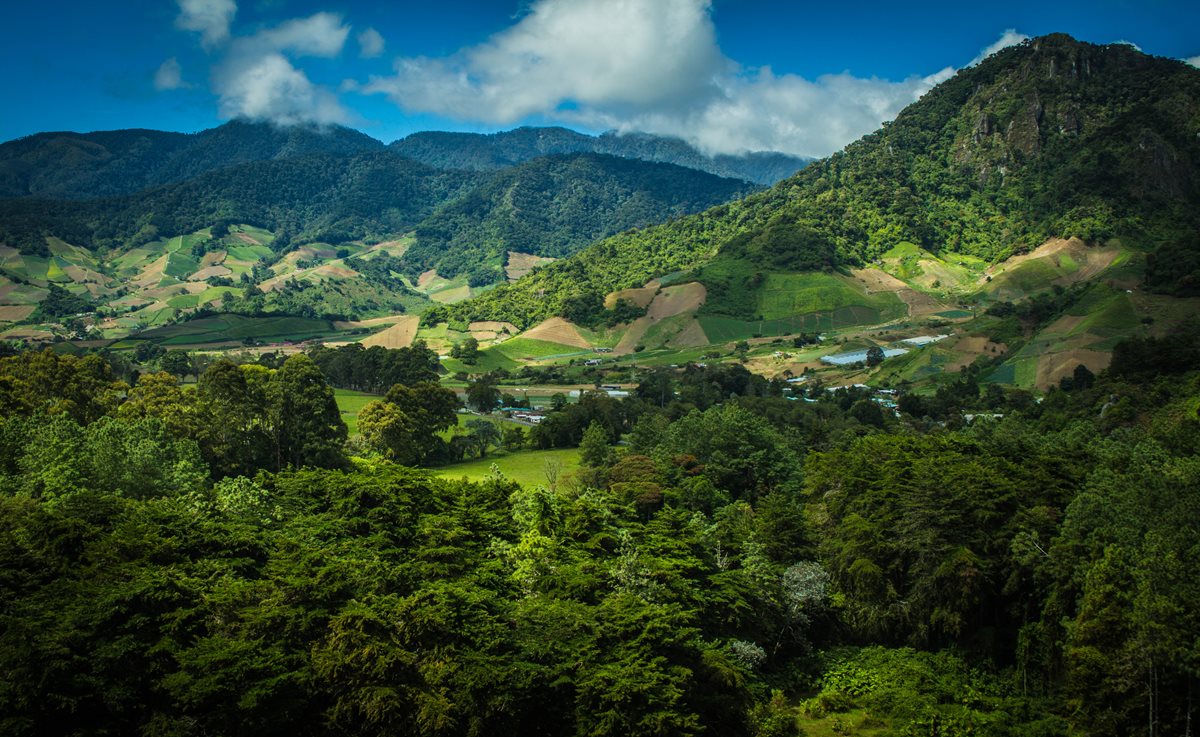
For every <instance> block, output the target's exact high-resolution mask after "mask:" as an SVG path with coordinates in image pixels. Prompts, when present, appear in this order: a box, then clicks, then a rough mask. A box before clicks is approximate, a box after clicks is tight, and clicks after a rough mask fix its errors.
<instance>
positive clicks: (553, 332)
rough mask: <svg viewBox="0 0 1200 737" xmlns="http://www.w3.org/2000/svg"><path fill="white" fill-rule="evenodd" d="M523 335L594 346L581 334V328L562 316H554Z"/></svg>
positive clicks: (576, 344) (567, 343)
mask: <svg viewBox="0 0 1200 737" xmlns="http://www.w3.org/2000/svg"><path fill="white" fill-rule="evenodd" d="M521 337H522V338H529V339H531V340H545V341H549V342H551V343H561V344H563V345H570V346H575V347H576V348H591V347H592V344H591V343H589V342H587V341H586V340H585V339H584V337H583V336H582V335H580V334H579V330H578V329H577V328H576V327H575V326H574V325H573V324H572V323H570V322H567V321H566V320H564V319H562V318H561V317H552V318H550V319H549V320H546V321H545V322H543V323H541V324H540V325H537V326H536V327H532V328H530V329H529V330H526V331H525V332H524V333H521Z"/></svg>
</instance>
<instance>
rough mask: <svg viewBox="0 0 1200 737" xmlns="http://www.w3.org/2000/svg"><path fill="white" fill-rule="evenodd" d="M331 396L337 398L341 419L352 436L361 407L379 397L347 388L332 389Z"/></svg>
mask: <svg viewBox="0 0 1200 737" xmlns="http://www.w3.org/2000/svg"><path fill="white" fill-rule="evenodd" d="M333 398H334V399H335V400H337V406H338V411H339V412H341V414H342V421H343V422H345V423H346V429H347V430H349V431H350V436H351V437H353V436H355V435H357V434H358V413H359V412H362V408H363V407H366V406H367V405H368V404H370V403H371V402H373V401H375V400H376V399H379V398H380V397H379V396H378V395H376V394H367V393H365V392H356V391H351V390H349V389H334V390H333Z"/></svg>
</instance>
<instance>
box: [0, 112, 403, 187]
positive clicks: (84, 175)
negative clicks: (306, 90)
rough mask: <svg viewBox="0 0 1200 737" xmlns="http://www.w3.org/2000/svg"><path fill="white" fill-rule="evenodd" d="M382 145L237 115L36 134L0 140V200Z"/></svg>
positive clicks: (175, 178) (168, 179)
mask: <svg viewBox="0 0 1200 737" xmlns="http://www.w3.org/2000/svg"><path fill="white" fill-rule="evenodd" d="M382 148H383V144H382V143H380V142H379V141H376V140H375V139H374V138H371V137H370V136H367V135H364V134H362V133H359V132H358V131H354V130H351V129H349V128H343V127H340V126H333V127H328V128H316V127H310V126H290V127H286V128H285V127H278V126H273V125H270V124H266V123H248V122H245V121H240V120H234V121H231V122H229V123H226V124H224V125H222V126H220V127H218V128H212V129H210V130H205V131H201V132H199V133H195V134H190V135H189V134H184V133H167V132H163V131H151V130H119V131H102V132H98V133H68V132H62V133H38V134H36V135H32V136H27V137H25V138H20V139H17V140H15V141H9V142H8V143H4V144H0V197H45V198H54V199H86V198H93V197H111V196H115V195H126V194H132V193H134V192H137V191H139V190H142V189H146V188H147V187H153V186H157V185H162V184H169V183H172V182H182V181H184V180H186V179H190V178H192V177H195V176H199V175H201V174H204V173H206V172H210V171H214V170H216V169H222V168H225V167H229V166H234V165H237V164H244V163H247V162H251V161H269V160H272V159H288V158H295V157H300V156H307V155H311V154H331V155H351V154H358V153H364V152H368V151H378V150H381V149H382Z"/></svg>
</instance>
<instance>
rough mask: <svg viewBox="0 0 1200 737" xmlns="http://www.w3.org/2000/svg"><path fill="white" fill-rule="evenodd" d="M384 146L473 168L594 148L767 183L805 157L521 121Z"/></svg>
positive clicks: (441, 164)
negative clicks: (714, 150) (717, 150)
mask: <svg viewBox="0 0 1200 737" xmlns="http://www.w3.org/2000/svg"><path fill="white" fill-rule="evenodd" d="M389 148H392V149H395V150H397V151H399V152H400V153H402V154H403V155H405V156H408V157H409V158H412V159H416V160H417V161H422V162H424V163H426V164H429V165H431V166H436V167H439V168H461V169H471V170H475V171H481V170H490V169H499V168H504V167H507V166H512V165H514V164H518V163H521V162H523V161H528V160H530V159H533V158H537V157H539V156H545V155H547V154H558V153H585V152H586V153H600V154H609V155H611V156H620V157H622V158H630V159H641V160H643V161H655V162H661V163H667V164H676V165H679V166H686V167H689V168H692V169H699V170H701V171H707V172H708V173H710V174H715V175H717V176H722V177H727V178H733V179H744V180H746V181H750V182H755V183H756V184H768V185H769V184H774V183H775V182H777V181H779V180H780V179H784V178H786V177H787V176H790V175H792V174H794V173H795V172H796V171H797V170H799V169H801V168H803V167H804V166H805V165H806V164H807V163H808V162H809V161H811V159H806V158H803V157H798V156H791V155H789V154H783V153H779V152H771V151H753V152H747V153H743V154H718V155H715V156H709V155H706V154H704V153H702V152H700V151H699V150H698V149H696V148H695V147H694V146H692V145H691V144H689V143H687V142H686V141H684V140H682V139H680V138H673V137H669V136H659V135H654V134H649V133H640V132H631V133H617V132H613V131H609V132H606V133H602V134H600V135H599V136H590V135H587V134H584V133H579V132H577V131H573V130H570V129H569V128H562V127H557V126H550V127H536V126H522V127H520V128H515V129H513V130H509V131H501V132H498V133H456V132H449V131H421V132H418V133H413V134H411V135H409V136H406V137H404V138H402V139H400V140H398V141H395V142H393V143H391V144H390V145H389Z"/></svg>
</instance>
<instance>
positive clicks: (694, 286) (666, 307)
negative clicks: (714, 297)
mask: <svg viewBox="0 0 1200 737" xmlns="http://www.w3.org/2000/svg"><path fill="white" fill-rule="evenodd" d="M707 296H708V291H707V290H706V289H705V288H704V285H703V284H701V283H700V282H691V283H688V284H680V285H679V286H676V287H667V288H665V289H663V290H662V291H661V292H659V293H658V296H657V297H655V298H654V301H653V302H651V303H650V309H649V310H648V311H647V312H646V316H647V317H649V318H650V319H651V320H662V319H664V318H667V317H674V316H675V315H682V314H683V313H685V312H695V311H696V310H698V309H700V306H701V305H702V304H704V299H705V297H707Z"/></svg>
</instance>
